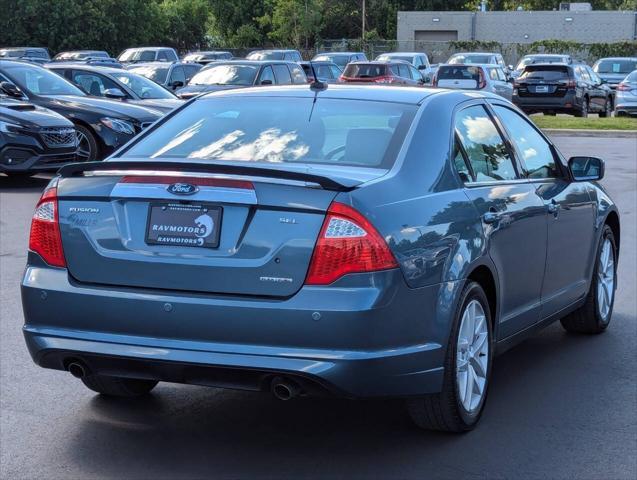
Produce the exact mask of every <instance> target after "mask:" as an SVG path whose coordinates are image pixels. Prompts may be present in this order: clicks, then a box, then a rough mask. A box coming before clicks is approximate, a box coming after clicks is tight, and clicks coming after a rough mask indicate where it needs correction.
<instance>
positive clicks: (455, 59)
mask: <svg viewBox="0 0 637 480" xmlns="http://www.w3.org/2000/svg"><path fill="white" fill-rule="evenodd" d="M447 63H451V64H452V65H455V64H458V63H491V55H453V56H452V57H451V58H450V59H449V61H448V62H447Z"/></svg>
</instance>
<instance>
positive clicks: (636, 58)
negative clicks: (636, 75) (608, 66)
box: [595, 57, 637, 63]
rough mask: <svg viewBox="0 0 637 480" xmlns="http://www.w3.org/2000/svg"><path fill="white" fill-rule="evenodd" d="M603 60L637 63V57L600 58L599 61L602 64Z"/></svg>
mask: <svg viewBox="0 0 637 480" xmlns="http://www.w3.org/2000/svg"><path fill="white" fill-rule="evenodd" d="M602 60H635V61H637V57H603V58H600V59H599V60H597V61H598V62H601V61H602ZM595 63H597V62H595Z"/></svg>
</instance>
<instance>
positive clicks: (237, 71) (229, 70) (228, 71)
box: [189, 65, 259, 86]
mask: <svg viewBox="0 0 637 480" xmlns="http://www.w3.org/2000/svg"><path fill="white" fill-rule="evenodd" d="M258 70H259V67H257V66H255V65H215V66H214V67H208V68H204V69H203V70H200V71H199V73H197V74H196V75H195V76H194V77H192V80H190V83H189V85H244V86H247V85H252V84H254V78H255V77H256V76H257V71H258Z"/></svg>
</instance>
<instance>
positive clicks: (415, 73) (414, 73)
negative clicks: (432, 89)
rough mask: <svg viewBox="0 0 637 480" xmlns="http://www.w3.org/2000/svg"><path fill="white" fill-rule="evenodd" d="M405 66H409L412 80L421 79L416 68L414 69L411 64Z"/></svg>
mask: <svg viewBox="0 0 637 480" xmlns="http://www.w3.org/2000/svg"><path fill="white" fill-rule="evenodd" d="M407 68H409V72H410V73H411V78H412V80H416V81H420V80H422V75H421V74H420V72H419V71H418V70H417V69H415V68H414V67H412V66H408V67H407Z"/></svg>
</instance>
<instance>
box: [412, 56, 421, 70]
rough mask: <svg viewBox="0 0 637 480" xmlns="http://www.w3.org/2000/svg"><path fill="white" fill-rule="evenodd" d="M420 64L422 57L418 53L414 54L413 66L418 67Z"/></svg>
mask: <svg viewBox="0 0 637 480" xmlns="http://www.w3.org/2000/svg"><path fill="white" fill-rule="evenodd" d="M420 65H422V58H420V55H416V56H415V57H414V67H416V68H418V67H419V66H420Z"/></svg>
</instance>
